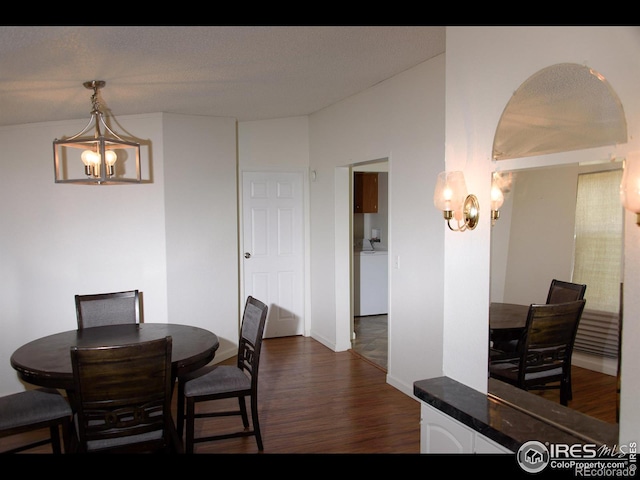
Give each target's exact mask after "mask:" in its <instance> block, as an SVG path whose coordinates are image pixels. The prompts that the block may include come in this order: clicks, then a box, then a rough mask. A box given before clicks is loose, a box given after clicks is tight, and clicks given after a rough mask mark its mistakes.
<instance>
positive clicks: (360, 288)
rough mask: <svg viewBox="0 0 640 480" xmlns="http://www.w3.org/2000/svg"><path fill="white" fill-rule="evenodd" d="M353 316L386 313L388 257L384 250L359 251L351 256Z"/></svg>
mask: <svg viewBox="0 0 640 480" xmlns="http://www.w3.org/2000/svg"><path fill="white" fill-rule="evenodd" d="M353 267H354V268H353V276H354V282H353V284H354V292H353V314H354V315H355V316H356V317H361V316H365V315H383V314H387V313H388V307H387V305H388V295H389V294H388V270H389V263H388V255H387V251H386V250H359V251H356V252H354V256H353Z"/></svg>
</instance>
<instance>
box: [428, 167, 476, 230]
mask: <svg viewBox="0 0 640 480" xmlns="http://www.w3.org/2000/svg"><path fill="white" fill-rule="evenodd" d="M433 203H434V205H435V206H436V208H437V209H438V210H442V216H443V218H444V219H445V220H446V221H447V226H448V227H449V229H450V230H453V231H454V232H464V231H465V230H473V229H474V228H476V226H477V225H478V217H479V211H480V206H479V204H478V199H477V198H476V196H475V195H467V184H466V182H465V181H464V174H463V173H462V172H460V171H455V172H440V173H439V174H438V180H437V181H436V188H435V190H434V192H433ZM453 218H455V219H456V221H457V223H458V226H457V228H453V227H452V226H451V220H452V219H453Z"/></svg>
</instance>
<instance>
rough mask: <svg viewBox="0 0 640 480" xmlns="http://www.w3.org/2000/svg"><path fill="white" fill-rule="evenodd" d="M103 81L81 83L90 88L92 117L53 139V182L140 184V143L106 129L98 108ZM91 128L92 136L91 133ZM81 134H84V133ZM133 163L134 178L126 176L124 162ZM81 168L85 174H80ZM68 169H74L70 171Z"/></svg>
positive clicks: (107, 127)
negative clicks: (73, 131)
mask: <svg viewBox="0 0 640 480" xmlns="http://www.w3.org/2000/svg"><path fill="white" fill-rule="evenodd" d="M105 83H106V82H104V81H103V80H92V81H89V82H84V83H83V85H84V86H85V88H88V89H90V90H93V95H92V96H91V103H92V107H93V108H92V109H91V118H90V119H89V123H87V126H86V127H84V129H82V130H81V131H80V132H78V133H76V134H75V135H73V136H71V137H65V138H62V139H60V140H58V139H57V138H56V139H55V140H54V141H53V163H54V169H55V182H56V183H77V184H84V185H109V184H118V183H140V144H139V143H136V142H132V141H128V140H124V139H122V138H121V137H120V136H118V135H117V134H116V133H114V132H113V130H111V128H109V126H108V125H107V123H106V122H105V118H104V114H103V113H102V110H101V109H100V102H99V100H98V90H99V89H101V88H102V87H104V86H105ZM91 130H93V135H91ZM83 135H84V136H83ZM129 160H133V161H134V162H135V177H132V176H126V168H125V167H126V166H128V165H125V163H126V162H127V161H129ZM82 171H84V176H82V173H81V172H82ZM71 172H77V174H75V173H71Z"/></svg>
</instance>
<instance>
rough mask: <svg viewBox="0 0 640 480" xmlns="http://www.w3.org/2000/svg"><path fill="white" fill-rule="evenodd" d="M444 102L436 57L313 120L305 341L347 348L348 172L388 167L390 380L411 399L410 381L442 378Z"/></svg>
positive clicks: (440, 66)
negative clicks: (379, 162) (437, 190)
mask: <svg viewBox="0 0 640 480" xmlns="http://www.w3.org/2000/svg"><path fill="white" fill-rule="evenodd" d="M443 102H444V55H441V56H439V57H436V58H434V59H432V60H429V61H427V62H425V63H423V64H421V65H419V66H417V67H415V68H413V69H410V70H408V71H406V72H404V73H402V74H400V75H397V76H396V77H393V78H392V79H390V80H387V81H385V82H382V83H380V84H378V85H376V86H375V87H373V88H370V89H368V90H366V91H364V92H362V93H359V94H357V95H354V96H352V97H349V98H347V99H346V100H344V101H342V102H339V103H338V104H335V105H333V106H331V107H328V108H326V109H324V110H321V111H320V112H317V113H315V114H313V115H311V117H310V152H311V154H310V169H311V170H315V171H316V173H317V175H316V181H315V182H312V183H311V184H310V197H311V204H310V208H311V313H312V322H311V335H312V336H313V337H314V338H315V339H317V340H318V341H320V342H322V343H324V344H325V345H327V346H328V347H329V348H332V349H336V350H344V349H346V348H349V347H350V343H349V325H350V313H351V312H350V311H349V309H348V306H349V277H348V275H349V259H350V254H351V243H352V239H351V237H350V232H349V221H348V219H349V215H350V212H349V198H350V190H349V185H350V180H351V177H350V171H349V165H353V164H357V163H361V162H366V161H371V160H376V159H381V158H388V159H389V191H388V202H389V203H388V208H389V232H390V235H389V238H388V247H389V260H390V263H391V266H390V268H389V287H390V303H389V367H388V377H387V378H388V381H389V383H391V384H393V385H395V386H396V387H398V388H399V389H401V390H402V391H404V392H406V393H407V394H409V395H411V394H412V392H413V382H414V381H415V380H419V379H422V378H428V377H433V376H439V375H441V374H442V310H443V286H442V277H443V256H442V251H443V231H444V228H445V226H444V222H443V220H442V214H441V213H440V212H438V211H437V210H436V209H435V208H434V207H433V200H432V198H433V187H434V185H435V178H436V176H437V174H438V172H439V171H441V170H443V169H444V161H443V159H444V115H443V114H444V103H443ZM396 257H399V258H400V268H394V263H395V258H396ZM485 373H486V369H485Z"/></svg>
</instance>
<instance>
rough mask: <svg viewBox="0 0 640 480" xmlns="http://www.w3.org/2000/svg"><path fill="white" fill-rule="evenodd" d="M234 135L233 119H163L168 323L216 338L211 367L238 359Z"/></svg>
mask: <svg viewBox="0 0 640 480" xmlns="http://www.w3.org/2000/svg"><path fill="white" fill-rule="evenodd" d="M235 135H236V121H235V119H233V118H216V117H202V116H189V115H173V114H166V113H165V114H163V136H162V141H163V147H164V148H163V150H164V157H165V158H166V159H167V161H165V165H164V173H165V175H164V191H165V205H164V207H165V208H164V216H165V224H166V228H165V230H166V232H165V235H166V249H167V250H166V263H167V302H168V318H169V321H170V322H172V323H183V324H188V325H194V326H196V327H202V328H206V329H208V330H211V331H213V332H214V333H215V334H216V335H218V338H219V339H220V347H219V348H218V351H217V352H216V358H217V359H219V360H222V359H225V358H229V357H231V356H233V355H235V354H236V353H237V352H238V330H239V326H240V311H239V305H240V304H242V305H244V299H240V297H239V293H238V288H237V285H238V218H237V216H236V215H234V212H235V210H236V208H234V207H236V205H237V195H236V192H237V176H236V142H235ZM230 212H231V214H230ZM223 299H224V301H221V300H223ZM145 305H146V303H145Z"/></svg>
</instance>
